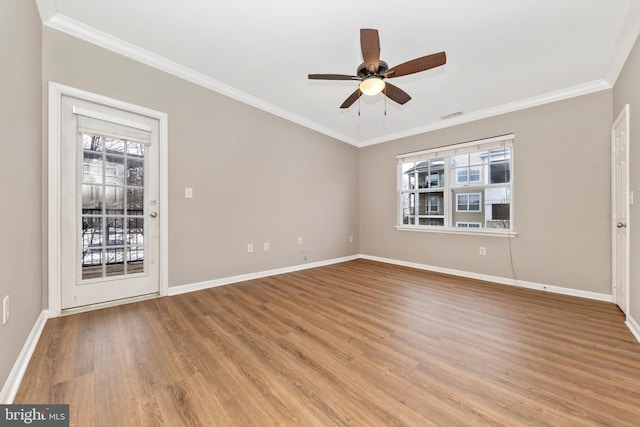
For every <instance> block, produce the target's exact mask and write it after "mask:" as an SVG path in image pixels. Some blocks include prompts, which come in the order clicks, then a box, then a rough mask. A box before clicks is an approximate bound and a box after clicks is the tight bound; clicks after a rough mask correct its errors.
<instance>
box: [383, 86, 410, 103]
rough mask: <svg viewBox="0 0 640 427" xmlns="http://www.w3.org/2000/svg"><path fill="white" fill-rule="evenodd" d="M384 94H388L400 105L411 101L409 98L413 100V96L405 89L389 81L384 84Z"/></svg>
mask: <svg viewBox="0 0 640 427" xmlns="http://www.w3.org/2000/svg"><path fill="white" fill-rule="evenodd" d="M384 94H385V95H387V97H388V98H389V99H391V100H392V101H395V102H397V103H398V104H400V105H404V104H406V103H407V102H409V100H411V97H410V96H409V94H408V93H407V92H405V91H403V90H402V89H400V88H399V87H398V86H394V85H392V84H391V83H387V82H385V85H384Z"/></svg>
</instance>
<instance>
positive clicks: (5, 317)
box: [2, 295, 9, 325]
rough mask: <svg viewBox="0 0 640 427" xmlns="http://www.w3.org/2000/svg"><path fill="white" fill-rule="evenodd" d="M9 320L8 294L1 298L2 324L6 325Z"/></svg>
mask: <svg viewBox="0 0 640 427" xmlns="http://www.w3.org/2000/svg"><path fill="white" fill-rule="evenodd" d="M8 321H9V295H7V296H6V297H4V298H3V299H2V324H3V325H6V324H7V322H8Z"/></svg>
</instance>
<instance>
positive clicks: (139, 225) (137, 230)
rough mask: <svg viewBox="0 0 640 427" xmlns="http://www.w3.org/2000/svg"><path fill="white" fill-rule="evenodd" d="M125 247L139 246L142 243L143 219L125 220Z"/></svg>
mask: <svg viewBox="0 0 640 427" xmlns="http://www.w3.org/2000/svg"><path fill="white" fill-rule="evenodd" d="M126 243H127V245H141V244H143V243H144V219H143V218H129V219H127V242H126Z"/></svg>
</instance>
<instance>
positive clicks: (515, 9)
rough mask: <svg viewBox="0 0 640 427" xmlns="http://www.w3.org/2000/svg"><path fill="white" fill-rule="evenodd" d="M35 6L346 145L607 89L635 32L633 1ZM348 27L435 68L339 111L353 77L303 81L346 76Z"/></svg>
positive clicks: (52, 0) (193, 1) (54, 19)
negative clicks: (370, 32) (398, 100)
mask: <svg viewBox="0 0 640 427" xmlns="http://www.w3.org/2000/svg"><path fill="white" fill-rule="evenodd" d="M37 3H38V7H39V10H40V14H41V17H42V20H43V22H44V23H45V25H48V26H51V27H53V28H56V29H59V30H61V31H65V32H67V33H69V34H72V35H75V36H78V37H81V38H84V39H86V40H88V41H91V42H93V43H96V44H98V45H101V46H103V47H106V48H108V49H111V50H114V51H116V52H120V53H123V54H125V55H128V56H130V57H132V58H135V59H137V60H140V61H142V62H145V63H147V64H149V65H153V66H155V67H158V68H160V69H163V70H165V71H168V72H170V73H173V74H175V75H178V76H180V77H183V78H186V79H188V80H191V81H193V82H195V83H198V84H200V85H202V86H205V87H208V88H210V89H213V90H215V91H218V92H221V93H223V94H225V95H228V96H231V97H233V98H235V99H239V100H241V101H243V102H246V103H247V104H250V105H253V106H256V107H258V108H261V109H263V110H266V111H269V112H272V113H274V114H276V115H279V116H281V117H284V118H287V119H289V120H292V121H294V122H296V123H299V124H302V125H304V126H307V127H309V128H312V129H315V130H317V131H320V132H323V133H325V134H327V135H330V136H332V137H335V138H337V139H340V140H342V141H344V142H347V143H350V144H353V145H356V146H365V145H370V144H374V143H378V142H383V141H388V140H392V139H396V138H398V137H403V136H408V135H413V134H417V133H421V132H425V131H429V130H432V129H438V128H442V127H446V126H449V125H453V124H457V123H462V122H466V121H470V120H475V119H478V118H482V117H488V116H491V115H495V114H500V113H504V112H507V111H514V110H517V109H521V108H525V107H528V106H533V105H539V104H542V103H545V102H551V101H555V100H559V99H564V98H567V97H571V96H576V95H580V94H584V93H590V92H593V91H597V90H602V89H606V88H610V87H611V86H612V85H613V83H614V82H615V79H616V78H617V76H618V74H619V72H620V69H621V68H622V65H623V64H624V60H625V59H626V57H627V55H628V54H629V51H630V50H631V47H632V46H633V43H634V41H635V39H636V38H637V36H638V32H639V31H640V18H639V17H640V7H639V5H638V4H639V3H640V1H638V0H615V1H611V0H519V1H514V0H483V1H479V0H449V1H443V0H398V1H395V2H388V1H382V0H367V1H364V0H323V1H305V0H269V1H265V0H238V1H229V0H227V1H219V0H180V1H175V0H109V1H104V0H37ZM360 28H376V29H378V30H379V33H380V45H381V56H380V57H381V59H382V60H383V61H386V62H387V63H388V64H389V66H394V65H398V64H400V63H402V62H405V61H408V60H410V59H413V58H416V57H420V56H424V55H428V54H431V53H436V52H440V51H446V53H447V64H446V65H444V66H442V67H439V68H436V69H433V70H429V71H425V72H422V73H418V74H414V75H411V76H405V77H398V78H396V79H393V83H394V84H395V85H396V86H398V87H400V88H402V89H403V90H405V91H406V92H408V93H409V94H410V95H411V96H412V98H413V99H412V100H411V101H409V102H408V103H407V104H405V105H404V106H400V105H398V104H395V103H394V102H392V101H390V100H388V101H387V102H386V107H385V99H384V96H383V95H377V96H375V97H362V98H361V102H360V103H358V102H356V103H355V104H354V105H353V106H352V107H351V108H349V109H348V110H340V109H339V108H338V107H339V106H340V104H342V102H343V101H344V100H345V99H346V98H347V96H349V95H350V94H351V93H352V92H353V91H354V90H355V89H356V87H357V82H355V81H317V80H316V81H310V80H308V79H307V75H308V74H309V73H334V74H355V73H356V68H357V67H358V65H360V64H361V63H362V55H361V51H360V40H359V29H360ZM385 108H386V111H387V115H386V116H385V114H384V112H385ZM358 109H359V110H360V116H359V115H358ZM458 111H461V112H463V114H462V115H460V116H457V117H455V118H450V119H442V117H443V116H447V115H449V114H451V113H455V112H458Z"/></svg>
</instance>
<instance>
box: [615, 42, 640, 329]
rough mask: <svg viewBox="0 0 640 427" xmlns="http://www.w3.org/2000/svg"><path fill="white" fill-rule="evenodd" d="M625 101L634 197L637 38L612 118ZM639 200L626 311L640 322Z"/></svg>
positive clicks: (639, 75) (638, 192)
mask: <svg viewBox="0 0 640 427" xmlns="http://www.w3.org/2000/svg"><path fill="white" fill-rule="evenodd" d="M625 104H629V105H630V109H631V121H630V125H631V129H630V151H629V156H630V159H629V166H630V172H631V173H630V174H631V177H630V181H629V189H630V190H632V191H634V192H635V197H636V200H638V196H640V170H639V168H638V166H639V165H640V145H638V144H639V142H640V41H636V44H635V46H634V47H633V50H632V51H631V54H630V55H629V57H628V58H627V62H626V63H625V66H624V68H623V69H622V72H621V73H620V76H619V77H618V80H617V81H616V84H615V86H614V87H613V118H614V120H615V118H616V117H617V116H618V114H619V113H620V111H621V110H622V108H623V107H624V105H625ZM639 219H640V203H638V202H636V203H635V204H634V205H631V212H630V218H629V233H630V237H631V238H630V246H631V251H630V252H631V253H630V254H629V258H630V260H631V262H630V264H631V265H630V270H631V271H630V277H629V285H630V289H629V303H630V304H629V305H630V307H629V313H628V314H629V315H631V317H633V319H634V320H635V321H636V322H637V323H638V322H640V263H638V261H637V260H638V254H639V253H640V220H639Z"/></svg>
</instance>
